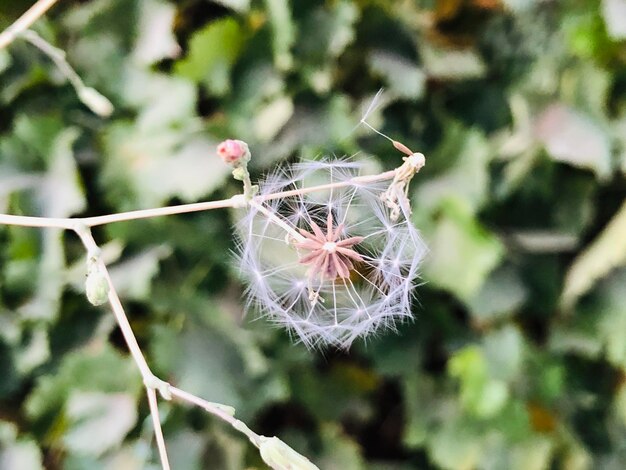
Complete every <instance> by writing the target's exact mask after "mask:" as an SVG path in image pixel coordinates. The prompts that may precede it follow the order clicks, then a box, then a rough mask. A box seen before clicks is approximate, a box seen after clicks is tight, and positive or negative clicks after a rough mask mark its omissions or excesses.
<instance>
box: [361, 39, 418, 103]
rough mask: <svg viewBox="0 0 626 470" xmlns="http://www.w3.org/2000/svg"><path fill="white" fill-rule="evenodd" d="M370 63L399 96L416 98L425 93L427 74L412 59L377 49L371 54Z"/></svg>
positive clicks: (374, 70)
mask: <svg viewBox="0 0 626 470" xmlns="http://www.w3.org/2000/svg"><path fill="white" fill-rule="evenodd" d="M369 64H370V68H371V69H372V71H373V72H374V73H375V74H377V75H379V76H382V77H384V79H385V81H386V82H387V84H388V86H389V89H390V91H391V92H392V93H393V94H394V95H396V96H397V97H399V98H405V99H412V100H416V99H419V98H421V97H422V95H423V94H424V90H425V86H426V74H425V73H424V72H423V71H422V69H420V68H419V67H418V66H417V64H415V63H413V62H412V61H411V60H409V59H407V58H405V57H402V56H400V55H398V54H396V53H394V52H390V51H385V50H377V51H374V52H372V53H371V54H370V56H369Z"/></svg>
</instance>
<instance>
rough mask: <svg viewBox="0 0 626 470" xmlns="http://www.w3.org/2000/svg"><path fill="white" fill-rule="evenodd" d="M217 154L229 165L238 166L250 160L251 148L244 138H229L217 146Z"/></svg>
mask: <svg viewBox="0 0 626 470" xmlns="http://www.w3.org/2000/svg"><path fill="white" fill-rule="evenodd" d="M217 155H218V156H219V157H220V158H221V159H222V161H223V162H224V163H226V164H227V165H231V166H234V167H238V166H241V165H243V164H245V163H247V162H248V161H249V160H250V149H249V148H248V144H246V143H245V142H244V141H243V140H233V139H227V140H225V141H224V142H222V143H220V144H219V145H218V146H217Z"/></svg>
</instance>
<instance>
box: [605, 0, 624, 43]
mask: <svg viewBox="0 0 626 470" xmlns="http://www.w3.org/2000/svg"><path fill="white" fill-rule="evenodd" d="M602 16H603V17H604V23H605V24H606V30H607V33H608V34H609V36H610V37H611V38H612V39H613V40H615V41H620V40H623V39H626V1H624V0H602Z"/></svg>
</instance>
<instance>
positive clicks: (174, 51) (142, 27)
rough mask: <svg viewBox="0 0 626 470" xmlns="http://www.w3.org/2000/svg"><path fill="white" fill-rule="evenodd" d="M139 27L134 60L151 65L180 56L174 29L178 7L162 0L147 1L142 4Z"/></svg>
mask: <svg viewBox="0 0 626 470" xmlns="http://www.w3.org/2000/svg"><path fill="white" fill-rule="evenodd" d="M139 6H140V11H139V18H140V19H139V25H138V33H137V39H136V42H135V49H134V51H133V59H134V60H135V61H136V62H138V63H140V64H144V65H150V64H153V63H155V62H158V61H160V60H162V59H166V58H169V59H171V58H174V57H177V56H178V54H180V50H181V49H180V46H179V45H178V43H177V42H176V37H175V36H174V32H173V27H174V20H175V16H176V7H174V5H172V4H170V3H165V2H163V1H162V0H146V1H143V2H141V3H140V5H139Z"/></svg>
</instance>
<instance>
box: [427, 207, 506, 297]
mask: <svg viewBox="0 0 626 470" xmlns="http://www.w3.org/2000/svg"><path fill="white" fill-rule="evenodd" d="M427 242H428V247H429V249H430V254H429V256H428V258H427V261H426V264H425V266H424V277H425V278H426V279H427V280H428V281H430V282H432V283H433V284H434V285H436V286H438V287H440V288H442V289H445V290H448V291H450V292H452V293H453V294H455V295H456V296H457V297H458V298H460V299H461V300H465V301H469V300H470V299H471V298H472V296H474V295H475V294H476V293H477V292H478V291H479V289H481V287H482V285H483V283H484V282H485V280H486V279H487V277H488V276H489V273H490V272H491V271H492V270H493V269H494V268H495V267H496V266H497V265H498V263H499V262H500V260H501V259H502V256H503V254H504V247H503V246H502V244H501V243H500V241H499V240H498V238H497V237H496V236H494V235H493V234H491V233H490V232H488V231H487V230H486V229H485V228H483V227H482V226H481V225H480V224H479V222H478V221H477V220H476V219H474V217H473V216H472V215H471V214H469V213H467V212H466V210H465V209H462V208H459V207H458V205H456V204H447V205H446V207H445V208H444V210H443V211H442V214H441V218H440V219H438V220H437V225H436V227H435V228H434V229H433V230H432V232H431V233H429V234H427Z"/></svg>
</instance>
